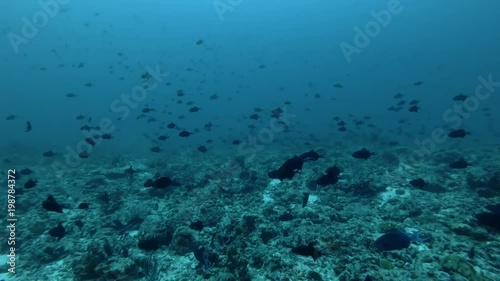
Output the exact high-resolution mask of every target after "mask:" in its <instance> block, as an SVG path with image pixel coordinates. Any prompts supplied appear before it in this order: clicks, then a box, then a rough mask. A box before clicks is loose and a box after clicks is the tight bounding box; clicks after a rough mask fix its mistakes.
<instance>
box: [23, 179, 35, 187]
mask: <svg viewBox="0 0 500 281" xmlns="http://www.w3.org/2000/svg"><path fill="white" fill-rule="evenodd" d="M37 183H38V181H37V180H31V179H30V180H29V181H27V182H26V183H25V184H24V188H27V189H29V188H33V187H35V186H36V184H37Z"/></svg>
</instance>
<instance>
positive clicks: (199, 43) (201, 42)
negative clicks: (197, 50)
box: [196, 39, 204, 45]
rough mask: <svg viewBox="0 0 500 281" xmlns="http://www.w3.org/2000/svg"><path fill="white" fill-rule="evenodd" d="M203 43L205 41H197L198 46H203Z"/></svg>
mask: <svg viewBox="0 0 500 281" xmlns="http://www.w3.org/2000/svg"><path fill="white" fill-rule="evenodd" d="M203 42H204V41H203V40H201V39H200V40H198V41H196V45H201V44H203Z"/></svg>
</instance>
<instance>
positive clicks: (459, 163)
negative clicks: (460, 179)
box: [448, 159, 469, 169]
mask: <svg viewBox="0 0 500 281" xmlns="http://www.w3.org/2000/svg"><path fill="white" fill-rule="evenodd" d="M448 166H449V167H450V168H452V169H465V168H467V167H468V166H469V163H467V161H465V160H464V159H460V160H458V161H455V162H453V163H451V164H450V165H448Z"/></svg>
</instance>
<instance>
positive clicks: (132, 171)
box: [124, 166, 137, 176]
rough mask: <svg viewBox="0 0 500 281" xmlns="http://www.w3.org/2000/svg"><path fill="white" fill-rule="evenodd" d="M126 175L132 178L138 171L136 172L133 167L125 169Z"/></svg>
mask: <svg viewBox="0 0 500 281" xmlns="http://www.w3.org/2000/svg"><path fill="white" fill-rule="evenodd" d="M124 172H125V174H127V175H130V176H133V175H134V174H135V172H137V171H136V170H134V168H132V166H130V167H128V168H127V169H125V171H124Z"/></svg>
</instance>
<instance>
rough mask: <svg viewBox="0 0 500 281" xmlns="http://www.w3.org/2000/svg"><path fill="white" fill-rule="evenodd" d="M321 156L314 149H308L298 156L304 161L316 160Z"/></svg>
mask: <svg viewBox="0 0 500 281" xmlns="http://www.w3.org/2000/svg"><path fill="white" fill-rule="evenodd" d="M320 157H321V155H319V154H318V153H317V152H316V151H314V150H310V151H308V152H306V153H302V154H301V155H300V156H299V158H300V159H302V161H304V162H308V161H316V160H318V159H319V158H320Z"/></svg>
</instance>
